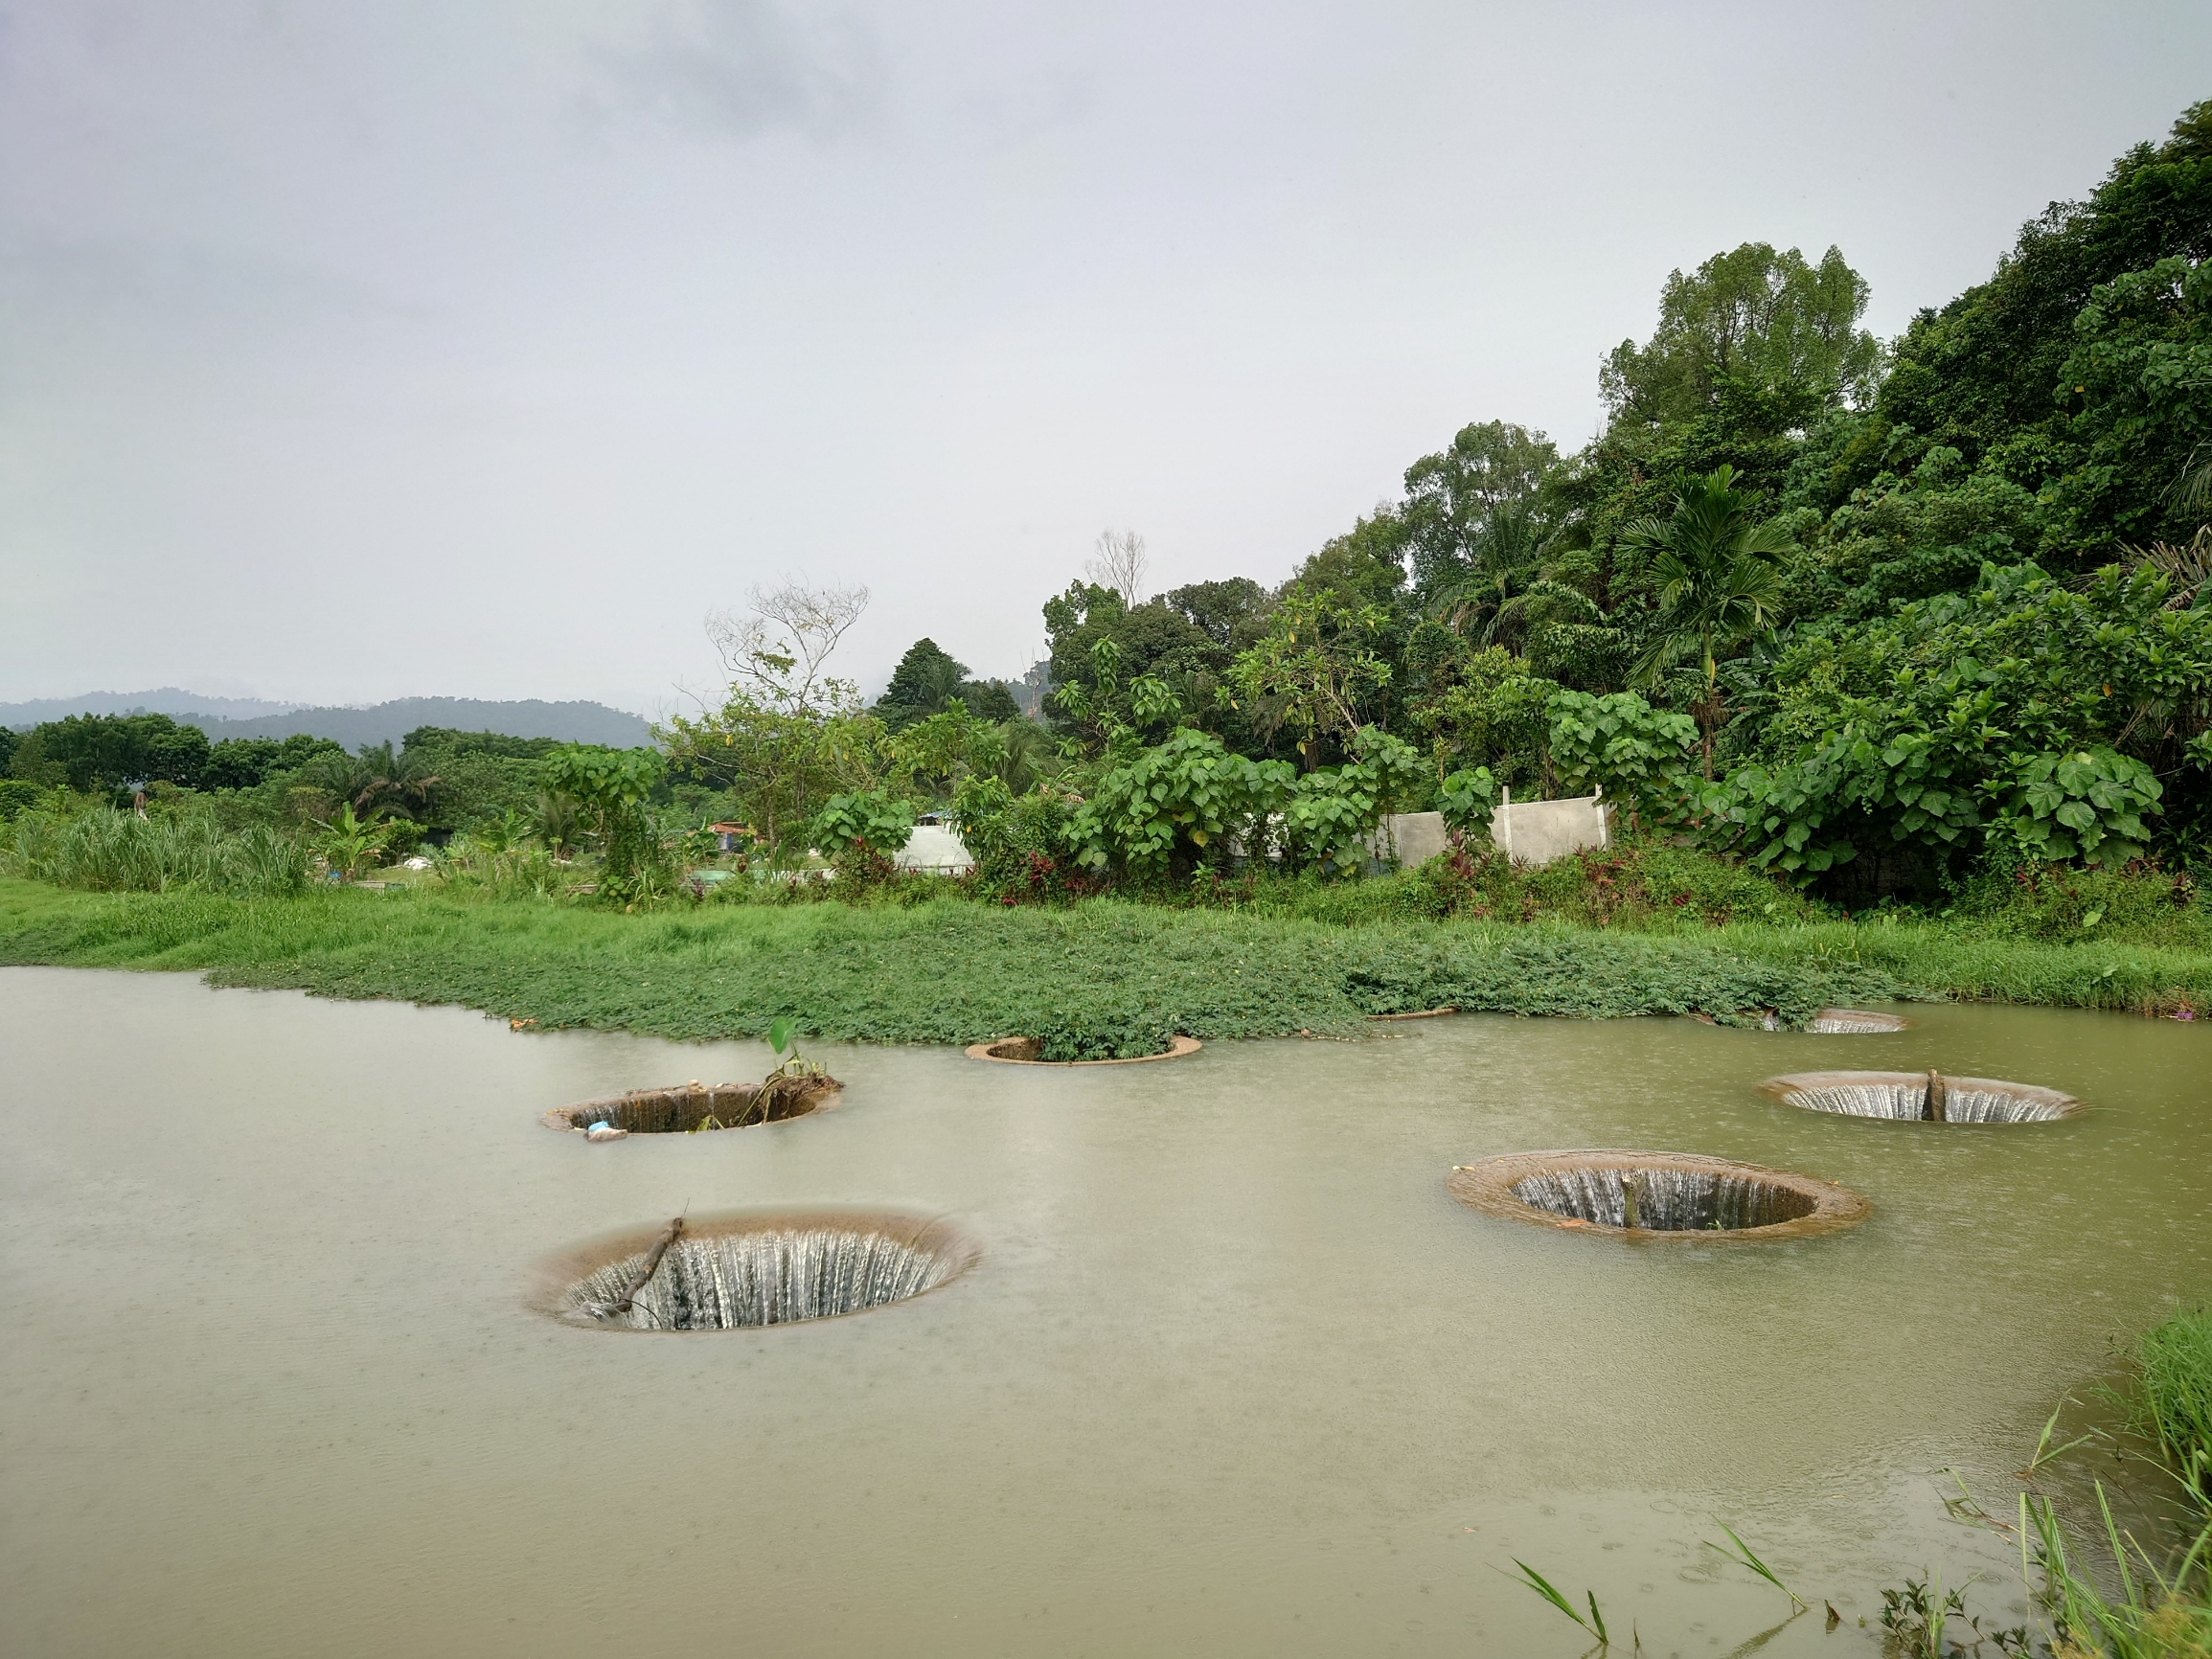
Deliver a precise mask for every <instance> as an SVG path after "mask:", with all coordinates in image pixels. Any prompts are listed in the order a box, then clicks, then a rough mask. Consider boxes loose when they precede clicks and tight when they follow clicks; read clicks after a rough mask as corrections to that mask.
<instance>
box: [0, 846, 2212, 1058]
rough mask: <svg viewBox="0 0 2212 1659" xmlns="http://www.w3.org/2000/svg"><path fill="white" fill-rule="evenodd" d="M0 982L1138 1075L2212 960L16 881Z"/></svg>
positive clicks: (1917, 930)
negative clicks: (644, 910)
mask: <svg viewBox="0 0 2212 1659" xmlns="http://www.w3.org/2000/svg"><path fill="white" fill-rule="evenodd" d="M0 964H8V965H22V964H53V965H67V966H86V967H124V968H146V969H170V970H190V971H196V972H204V973H206V974H208V975H209V976H210V977H211V979H212V980H213V982H214V983H216V984H218V985H237V986H260V987H286V988H293V989H302V990H307V991H310V992H313V993H315V994H317V995H323V996H337V997H391V998H398V999H400V1000H405V1001H413V1002H422V1003H453V1004H460V1005H463V1006H466V1007H469V1008H476V1009H481V1010H483V1011H486V1012H488V1013H491V1014H496V1015H501V1016H505V1017H508V1018H514V1019H533V1020H536V1022H537V1023H538V1024H539V1025H540V1026H544V1027H560V1026H576V1027H590V1028H597V1029H604V1030H615V1029H620V1030H628V1031H638V1032H647V1033H651V1034H658V1035H664V1036H672V1037H685V1038H702V1037H723V1036H741V1035H758V1034H761V1033H763V1032H764V1031H765V1030H766V1029H767V1026H768V1022H769V1021H770V1020H772V1019H774V1018H776V1017H777V1016H778V1015H786V1014H787V1015H790V1016H792V1017H793V1018H794V1019H795V1020H796V1021H797V1023H798V1024H799V1026H800V1029H801V1030H803V1031H805V1032H807V1033H809V1034H813V1035H816V1036H821V1037H826V1038H838V1039H854V1040H860V1041H870V1042H948V1043H949V1042H972V1041H975V1040H978V1039H980V1038H983V1037H989V1036H996V1035H1000V1034H1008V1033H1015V1032H1022V1033H1030V1034H1061V1035H1062V1036H1063V1038H1065V1040H1066V1041H1067V1042H1069V1043H1072V1044H1074V1045H1075V1046H1076V1047H1078V1048H1083V1050H1084V1051H1085V1052H1106V1050H1107V1049H1116V1050H1118V1049H1123V1048H1129V1047H1130V1045H1135V1046H1136V1047H1137V1048H1140V1049H1141V1047H1142V1046H1143V1045H1144V1044H1146V1043H1149V1042H1151V1041H1152V1039H1153V1038H1154V1037H1155V1036H1156V1035H1157V1034H1160V1033H1164V1032H1169V1031H1177V1032H1187V1033H1189V1034H1192V1035H1194V1036H1198V1037H1204V1038H1225V1037H1243V1036H1270V1035H1288V1034H1295V1033H1297V1032H1300V1031H1311V1032H1312V1033H1314V1034H1350V1033H1352V1032H1355V1031H1357V1030H1359V1029H1362V1028H1361V1021H1362V1018H1363V1016H1364V1015H1366V1014H1368V1013H1373V1012H1397V1011H1408V1010H1413V1009H1420V1008H1432V1007H1438V1006H1443V1005H1446V1004H1451V1005H1455V1006H1457V1007H1460V1008H1465V1009H1470V1010H1494V1011H1506V1012H1513V1013H1522V1014H1551V1015H1566V1016H1575V1017H1593V1018H1595V1017H1611V1016H1623V1015H1635V1014H1662V1013H1669V1014H1671V1013H1688V1012H1692V1011H1702V1012H1705V1013H1709V1014H1712V1015H1715V1016H1717V1017H1720V1018H1722V1019H1741V1018H1745V1017H1754V1018H1755V1017H1756V1016H1757V1013H1758V1011H1761V1010H1764V1009H1776V1010H1779V1011H1781V1013H1782V1014H1783V1015H1784V1017H1785V1018H1789V1019H1792V1020H1795V1019H1802V1018H1803V1017H1805V1016H1806V1015H1808V1014H1810V1013H1811V1012H1812V1011H1813V1010H1814V1009H1816V1008H1818V1007H1820V1006H1821V1005H1823V1004H1826V1003H1854V1002H1862V1001H1866V1000H1869V999H1875V998H1881V997H1886V996H1895V995H1906V996H1958V997H1970V998H1986V999H1993V1000H2001V1001H2011V1002H2023V1003H2041V1004H2049V1005H2058V1006H2077V1007H2097V1008H2141V1009H2152V1008H2156V1007H2161V1006H2163V1007H2168V1008H2171V1007H2174V1006H2176V1005H2178V1003H2179V1002H2180V1001H2182V1000H2184V999H2186V1000H2188V1001H2190V1002H2192V1003H2194V1004H2195V1005H2196V1006H2199V1007H2202V1006H2205V1005H2206V1003H2207V1001H2208V1000H2212V956H2208V955H2207V954H2206V953H2204V952H2201V951H2198V950H2193V949H2182V948H2176V947H2170V946H2153V945H2137V944H2129V943H2112V942H2109V941H2099V942H2095V943H2077V944H2054V943H2030V942H2019V941H2005V940H1993V939H1987V938H1975V937H1967V936H1963V935H1960V934H1958V933H1956V932H1955V931H1954V930H1950V929H1947V928H1945V927H1943V926H1941V925H1940V924H1930V923H1920V922H1910V921H1900V922H1896V923H1885V922H1880V921H1877V922H1873V923H1867V924H1859V923H1845V922H1823V921H1809V922H1794V923H1785V924H1782V925H1773V924H1767V923H1762V924H1760V925H1745V924H1736V925H1730V926H1725V927H1713V928H1706V929H1700V930H1697V931H1676V932H1671V933H1660V934H1652V933H1636V932H1629V931H1623V930H1620V929H1617V928H1603V927H1587V926H1581V927H1578V926H1571V925H1565V924H1560V923H1552V922H1538V923H1534V924H1515V923H1506V922H1497V921H1446V922H1424V921H1400V920H1378V921H1364V922H1360V923H1357V924H1353V925H1345V924H1342V923H1332V922H1328V921H1321V920H1301V919H1295V918H1283V917H1267V916H1255V915H1250V914H1242V913H1237V912H1224V911H1209V910H1171V909H1164V908H1159V907H1154V906H1149V905H1139V904H1129V903H1123V902H1116V901H1111V900H1096V901H1092V902H1088V903H1084V904H1081V905H1078V906H1076V907H1074V908H1071V909H1065V910H1043V909H1035V908H1026V907H1025V908H1006V907H998V906H987V905H982V904H976V903H972V902H967V901H962V900H956V899H946V900H937V901H934V902H930V903H926V904H921V905H915V906H909V907H904V908H900V907H888V906H887V907H861V908H855V907H850V906H847V905H843V904H837V903H815V904H805V905H791V906H771V905H709V906H704V907H698V908H690V907H686V908H681V909H673V910H661V911H656V912H652V913H649V914H639V915H634V916H632V915H624V914H620V913H615V912H610V911H605V910H594V909H588V908H582V907H577V906H571V905H562V904H556V903H528V902H506V903H492V902H485V901H482V900H473V901H472V900H468V899H464V898H444V897H439V896H436V895H432V894H425V893H419V892H417V893H407V892H393V893H376V892H367V891H360V890H346V891H319V892H315V893H311V894H309V895H308V896H307V897H305V898H289V899H274V900H250V899H240V898H225V897H220V896H214V895H207V894H200V893H191V892H176V893H159V894H148V893H132V894H86V893H77V892H68V891H64V890H61V889H57V888H54V887H49V886H45V885H43V884H39V883H34V882H29V881H23V880H17V879H11V878H0ZM1369 1029H1371V1028H1369ZM1100 1045H1104V1046H1103V1047H1102V1046H1100Z"/></svg>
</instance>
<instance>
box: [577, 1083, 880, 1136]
mask: <svg viewBox="0 0 2212 1659" xmlns="http://www.w3.org/2000/svg"><path fill="white" fill-rule="evenodd" d="M844 1086H845V1085H844V1084H842V1083H840V1082H839V1081H838V1080H837V1079H835V1078H829V1077H821V1078H813V1077H809V1078H771V1079H769V1080H768V1081H766V1082H764V1083H701V1082H697V1081H694V1082H689V1083H677V1084H674V1085H673V1087H670V1088H665V1089H632V1090H631V1091H630V1092H629V1093H628V1094H627V1095H610V1096H608V1097H607V1098H606V1099H604V1100H599V1101H584V1102H581V1103H580V1104H577V1105H573V1106H556V1107H554V1108H553V1110H551V1111H550V1112H546V1113H543V1114H541V1115H540V1116H539V1118H538V1120H537V1121H538V1122H539V1123H541V1124H543V1125H545V1126H546V1127H547V1128H549V1129H575V1130H578V1131H587V1130H589V1129H590V1127H591V1126H592V1125H594V1124H609V1125H613V1126H614V1127H615V1128H618V1129H620V1130H622V1131H623V1132H624V1133H625V1134H629V1135H678V1134H689V1133H692V1132H693V1131H695V1130H698V1129H741V1128H744V1127H746V1126H747V1125H760V1124H780V1123H782V1122H784V1121H785V1120H786V1119H787V1118H803V1117H805V1116H806V1115H807V1114H808V1113H809V1112H817V1111H820V1110H821V1109H822V1108H823V1107H824V1106H826V1105H829V1104H830V1103H831V1102H833V1101H835V1100H836V1098H837V1097H838V1095H839V1094H841V1093H842V1092H843V1090H844Z"/></svg>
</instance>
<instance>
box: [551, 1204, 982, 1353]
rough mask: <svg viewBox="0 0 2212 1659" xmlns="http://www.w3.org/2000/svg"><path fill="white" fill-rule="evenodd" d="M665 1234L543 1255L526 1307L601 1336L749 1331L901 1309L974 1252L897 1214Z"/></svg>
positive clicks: (743, 1223)
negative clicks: (604, 1332)
mask: <svg viewBox="0 0 2212 1659" xmlns="http://www.w3.org/2000/svg"><path fill="white" fill-rule="evenodd" d="M669 1235H670V1228H669V1224H668V1223H666V1222H663V1223H660V1224H658V1225H655V1226H651V1227H644V1228H636V1229H631V1230H627V1231H625V1232H622V1233H616V1234H609V1235H605V1236H604V1237H601V1238H599V1239H591V1240H588V1241H586V1242H584V1243H582V1244H580V1245H577V1246H575V1247H573V1248H571V1249H568V1250H564V1251H561V1252H559V1253H558V1254H556V1255H554V1256H551V1257H548V1258H546V1259H545V1260H544V1261H541V1262H540V1263H539V1264H538V1268H537V1272H536V1278H535V1281H534V1284H533V1285H532V1289H531V1294H530V1298H529V1300H530V1303H531V1305H532V1306H533V1307H535V1308H536V1309H537V1310H538V1311H539V1312H541V1313H545V1314H548V1315H550V1316H551V1317H553V1318H555V1319H559V1320H560V1321H562V1322H563V1323H564V1324H568V1325H575V1326H581V1327H584V1328H588V1329H599V1330H638V1331H661V1332H671V1333H673V1332H689V1331H702V1330H757V1329H764V1328H766V1327H768V1326H774V1325H797V1324H806V1323H811V1322H814V1321H817V1320H823V1319H837V1318H843V1317H845V1316H847V1315H849V1314H854V1313H865V1312H869V1311H872V1310H874V1309H876V1308H879V1307H891V1306H893V1305H894V1304H897V1303H901V1302H907V1301H911V1300H912V1299H914V1298H915V1297H917V1296H922V1295H925V1294H926V1293H928V1292H929V1291H932V1290H936V1289H940V1288H942V1287H943V1286H945V1285H946V1284H951V1283H952V1282H953V1281H954V1280H956V1279H958V1278H959V1277H960V1276H961V1275H963V1274H964V1273H966V1272H967V1271H968V1270H969V1268H970V1267H972V1266H973V1265H974V1264H975V1262H976V1261H977V1260H978V1259H979V1258H980V1257H981V1255H982V1253H983V1247H982V1244H981V1243H980V1242H979V1241H978V1240H977V1239H975V1238H974V1237H973V1236H972V1235H970V1234H969V1233H968V1232H966V1231H965V1230H963V1229H962V1228H960V1227H958V1226H955V1225H954V1224H953V1223H951V1222H950V1221H947V1220H946V1219H944V1218H943V1217H942V1216H920V1215H914V1214H911V1213H908V1212H905V1211H897V1210H862V1209H842V1208H822V1209H810V1210H777V1211H745V1212H730V1213H725V1214H720V1215H713V1216H687V1217H685V1218H684V1224H683V1227H682V1229H681V1230H680V1232H679V1233H677V1234H676V1236H675V1237H674V1238H673V1239H671V1238H670V1236H669ZM664 1246H665V1247H664ZM656 1249H659V1250H660V1251H661V1254H660V1255H659V1258H658V1260H657V1261H655V1259H654V1252H655V1251H656ZM649 1265H650V1267H651V1269H652V1270H651V1272H650V1275H648V1276H647V1277H646V1278H645V1279H644V1281H643V1283H642V1284H640V1283H639V1282H638V1276H639V1274H640V1273H642V1272H643V1271H644V1270H645V1269H646V1268H647V1267H648V1266H649ZM633 1285H635V1286H636V1288H635V1289H634V1290H633V1289H632V1288H631V1287H632V1286H633ZM626 1292H627V1293H628V1294H629V1296H630V1301H629V1302H628V1304H627V1306H621V1304H622V1299H623V1297H624V1295H625V1293H626Z"/></svg>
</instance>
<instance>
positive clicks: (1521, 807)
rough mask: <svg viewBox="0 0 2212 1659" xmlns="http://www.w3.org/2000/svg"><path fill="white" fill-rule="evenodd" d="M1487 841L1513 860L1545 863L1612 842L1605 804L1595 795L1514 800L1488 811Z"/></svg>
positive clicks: (1604, 846)
mask: <svg viewBox="0 0 2212 1659" xmlns="http://www.w3.org/2000/svg"><path fill="white" fill-rule="evenodd" d="M1490 839H1491V845H1493V846H1494V847H1495V848H1496V849H1497V850H1498V851H1499V852H1502V853H1504V854H1505V855H1506V856H1507V857H1508V858H1510V859H1512V860H1513V861H1514V862H1515V863H1516V864H1549V863H1550V862H1551V861H1552V860H1553V859H1555V858H1564V857H1566V856H1567V855H1568V854H1569V853H1573V852H1596V851H1599V850H1601V849H1603V848H1607V847H1609V846H1611V845H1612V840H1613V838H1612V832H1611V830H1610V828H1609V827H1608V824H1607V823H1606V805H1605V802H1604V800H1603V799H1601V798H1600V797H1598V796H1596V795H1576V796H1572V797H1570V798H1569V799H1567V800H1564V801H1515V802H1512V803H1510V804H1506V805H1500V806H1499V807H1498V809H1497V810H1496V811H1495V812H1494V813H1492V814H1491V820H1490Z"/></svg>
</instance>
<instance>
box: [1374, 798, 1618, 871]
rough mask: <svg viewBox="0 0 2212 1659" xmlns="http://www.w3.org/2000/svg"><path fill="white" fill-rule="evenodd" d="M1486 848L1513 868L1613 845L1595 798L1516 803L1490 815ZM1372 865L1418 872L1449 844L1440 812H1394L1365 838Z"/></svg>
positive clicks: (1603, 812) (1601, 807) (1603, 811)
mask: <svg viewBox="0 0 2212 1659" xmlns="http://www.w3.org/2000/svg"><path fill="white" fill-rule="evenodd" d="M1490 839H1491V845H1492V846H1494V847H1495V848H1496V849H1497V850H1498V851H1499V852H1503V853H1504V854H1505V855H1506V856H1507V857H1509V858H1511V859H1512V860H1513V861H1514V862H1515V863H1516V864H1549V863H1550V862H1551V861H1552V860H1553V859H1555V858H1564V857H1566V856H1567V855H1568V854H1570V853H1574V852H1584V851H1585V850H1598V849H1603V848H1606V847H1609V846H1611V845H1612V834H1611V830H1610V828H1609V826H1608V824H1607V822H1606V807H1605V802H1604V801H1603V800H1602V799H1601V798H1600V797H1598V796H1596V795H1578V796H1575V797H1573V798H1572V799H1570V800H1565V801H1515V802H1509V803H1506V804H1503V805H1501V806H1500V807H1498V809H1497V810H1496V811H1495V812H1494V813H1493V814H1492V815H1491V821H1490ZM1365 845H1366V848H1367V851H1368V852H1369V854H1370V855H1371V856H1373V858H1374V859H1375V861H1376V863H1377V864H1379V865H1381V866H1385V867H1387V866H1388V865H1390V864H1391V863H1392V862H1393V861H1394V860H1395V862H1396V864H1397V866H1398V868H1399V869H1401V870H1417V869H1419V868H1420V867H1421V866H1422V865H1424V864H1425V863H1427V862H1428V861H1429V860H1430V859H1431V858H1434V857H1435V856H1436V855H1437V854H1438V853H1439V852H1443V851H1444V850H1445V849H1446V848H1447V847H1449V846H1450V845H1451V831H1450V830H1448V828H1446V826H1445V822H1444V814H1443V813H1441V812H1398V813H1393V814H1392V815H1391V816H1389V817H1387V818H1385V819H1383V820H1382V823H1381V826H1380V828H1379V829H1377V830H1376V831H1375V832H1374V833H1373V834H1372V835H1369V836H1368V837H1367V838H1366V842H1365Z"/></svg>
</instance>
